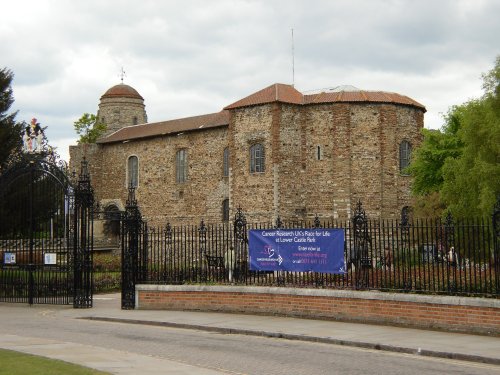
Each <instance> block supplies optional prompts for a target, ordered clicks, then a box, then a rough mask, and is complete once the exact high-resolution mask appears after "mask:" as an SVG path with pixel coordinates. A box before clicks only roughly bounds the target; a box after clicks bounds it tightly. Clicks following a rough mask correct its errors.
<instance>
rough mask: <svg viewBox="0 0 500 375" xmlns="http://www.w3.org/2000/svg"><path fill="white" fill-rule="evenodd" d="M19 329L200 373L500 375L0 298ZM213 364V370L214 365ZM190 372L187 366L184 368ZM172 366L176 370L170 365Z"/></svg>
mask: <svg viewBox="0 0 500 375" xmlns="http://www.w3.org/2000/svg"><path fill="white" fill-rule="evenodd" d="M0 317H1V322H2V323H1V326H0V337H1V336H2V335H16V336H25V337H32V338H43V339H52V340H57V341H63V342H72V343H78V344H85V345H90V346H93V347H98V348H107V349H114V350H118V351H121V352H123V351H124V352H129V353H137V354H141V355H146V356H153V357H155V358H160V359H164V360H169V361H170V362H165V363H177V364H179V365H190V366H194V367H189V368H188V370H183V371H182V372H181V370H179V372H178V373H190V374H201V373H207V370H208V371H209V372H210V373H221V374H258V375H262V374H270V375H271V374H273V375H274V374H276V375H278V374H286V375H293V374H346V373H349V374H363V375H366V374H367V373H368V374H385V375H389V374H419V375H421V374H500V366H494V365H484V364H476V363H471V362H460V361H451V360H444V359H436V358H429V357H421V356H413V355H405V354H398V353H389V352H381V351H373V350H366V349H357V348H350V347H342V346H337V345H331V344H321V343H310V342H301V341H290V340H282V339H273V338H265V337H253V336H242V335H225V334H220V333H211V332H202V331H197V330H186V329H176V328H167V327H153V326H143V325H133V324H124V323H111V322H99V321H89V320H82V319H75V318H74V314H73V313H72V310H70V309H69V308H68V307H57V306H35V307H31V308H30V307H27V306H25V305H14V304H2V303H0ZM210 370H215V371H213V372H211V371H210ZM184 371H186V372H184ZM172 373H174V372H172Z"/></svg>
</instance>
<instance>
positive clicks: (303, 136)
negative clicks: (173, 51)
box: [70, 103, 423, 225]
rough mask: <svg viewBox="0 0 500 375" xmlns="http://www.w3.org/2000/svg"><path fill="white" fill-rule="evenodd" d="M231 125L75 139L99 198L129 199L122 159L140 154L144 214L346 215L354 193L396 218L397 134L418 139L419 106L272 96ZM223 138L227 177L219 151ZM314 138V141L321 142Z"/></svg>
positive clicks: (371, 212)
mask: <svg viewBox="0 0 500 375" xmlns="http://www.w3.org/2000/svg"><path fill="white" fill-rule="evenodd" d="M231 112H232V113H231V118H230V124H229V127H220V128H215V129H205V130H202V131H192V132H185V133H182V134H179V135H172V136H162V137H156V138H148V139H143V140H131V141H129V142H125V143H116V144H104V145H86V146H85V147H84V146H78V147H72V148H71V150H70V152H71V163H72V166H76V167H78V165H79V160H80V159H81V157H82V156H83V154H86V155H87V160H89V162H90V173H91V177H92V181H93V185H94V188H95V191H96V198H97V200H98V201H99V202H101V203H106V202H113V201H114V202H117V203H118V206H120V205H123V206H124V205H125V201H126V199H127V186H126V178H127V172H126V171H127V160H128V158H129V157H130V156H132V155H135V156H137V157H138V160H139V186H138V189H137V192H136V197H137V199H138V202H139V204H140V207H141V210H142V213H143V215H144V216H145V217H146V218H148V219H149V222H150V223H151V224H161V225H164V224H165V223H166V222H167V221H170V223H171V224H188V223H189V224H197V223H199V221H200V220H201V219H204V220H205V221H206V222H220V221H221V220H222V203H223V201H224V199H227V198H229V200H230V217H231V218H232V217H234V214H235V212H236V209H237V208H238V207H241V208H242V209H243V211H244V212H245V214H246V216H247V220H248V222H256V221H264V222H269V221H270V220H273V221H274V220H276V218H277V216H278V215H279V216H280V218H281V219H282V220H284V221H288V222H298V221H301V220H311V219H313V218H314V216H315V215H316V214H318V215H319V216H320V218H324V219H325V220H326V219H328V220H330V219H339V220H347V219H349V218H350V216H351V214H352V211H353V210H354V209H355V207H356V203H357V200H358V199H361V201H362V202H363V207H364V209H365V210H366V213H367V215H368V216H369V217H371V218H377V217H380V218H399V216H400V212H401V209H402V207H403V206H405V205H410V184H411V178H410V177H409V176H404V175H402V174H401V173H400V171H399V144H400V143H401V141H403V140H408V141H410V143H411V144H412V149H413V150H415V149H416V147H417V146H418V145H419V144H420V142H421V137H422V136H421V132H420V129H421V128H422V127H423V113H422V111H421V110H419V109H415V108H412V107H406V106H402V105H392V104H375V103H374V104H366V103H350V104H349V103H333V104H314V105H308V106H299V105H290V104H281V103H272V104H266V105H259V106H253V107H245V108H240V109H235V110H232V111H231ZM255 143H261V144H263V145H264V147H265V160H266V164H265V172H263V173H250V147H251V146H252V145H253V144H255ZM225 147H229V151H230V172H229V177H223V152H224V148H225ZM318 147H319V149H318ZM182 148H185V149H187V152H188V166H189V169H188V181H187V182H186V183H182V184H179V183H177V182H176V179H175V177H176V174H175V159H176V152H177V151H178V150H180V149H182Z"/></svg>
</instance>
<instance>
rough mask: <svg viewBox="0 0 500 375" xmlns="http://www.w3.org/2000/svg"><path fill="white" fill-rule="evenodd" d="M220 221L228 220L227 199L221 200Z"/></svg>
mask: <svg viewBox="0 0 500 375" xmlns="http://www.w3.org/2000/svg"><path fill="white" fill-rule="evenodd" d="M222 221H229V199H224V200H223V201H222Z"/></svg>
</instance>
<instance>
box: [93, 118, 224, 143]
mask: <svg viewBox="0 0 500 375" xmlns="http://www.w3.org/2000/svg"><path fill="white" fill-rule="evenodd" d="M227 125H229V112H228V111H224V110H223V111H220V112H217V113H210V114H208V115H201V116H194V117H187V118H181V119H176V120H169V121H161V122H153V123H149V124H141V125H134V126H127V127H125V128H122V129H119V130H117V131H116V132H114V133H111V134H110V135H108V136H107V137H105V138H102V139H100V140H98V141H97V143H113V142H122V141H126V140H130V139H140V138H147V137H154V136H159V135H167V134H175V133H181V132H185V131H193V130H198V129H208V128H216V127H219V126H227Z"/></svg>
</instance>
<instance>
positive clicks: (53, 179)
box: [0, 153, 93, 308]
mask: <svg viewBox="0 0 500 375" xmlns="http://www.w3.org/2000/svg"><path fill="white" fill-rule="evenodd" d="M92 205H93V192H92V188H91V186H90V181H89V174H88V171H87V162H86V161H83V162H82V169H81V173H80V175H79V178H78V180H77V181H76V182H73V183H72V182H71V180H70V178H69V176H68V173H67V168H66V167H65V166H64V165H63V164H62V163H60V162H56V161H55V158H53V157H50V155H46V154H45V153H41V154H34V153H32V154H24V155H22V157H20V158H19V160H18V161H17V162H16V163H15V164H14V165H13V166H11V167H10V168H9V169H8V170H6V171H5V172H4V173H2V175H1V176H0V256H1V259H0V301H4V302H21V303H29V304H30V305H31V304H73V306H74V307H75V308H82V307H84V308H85V307H92V252H91V250H92Z"/></svg>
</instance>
